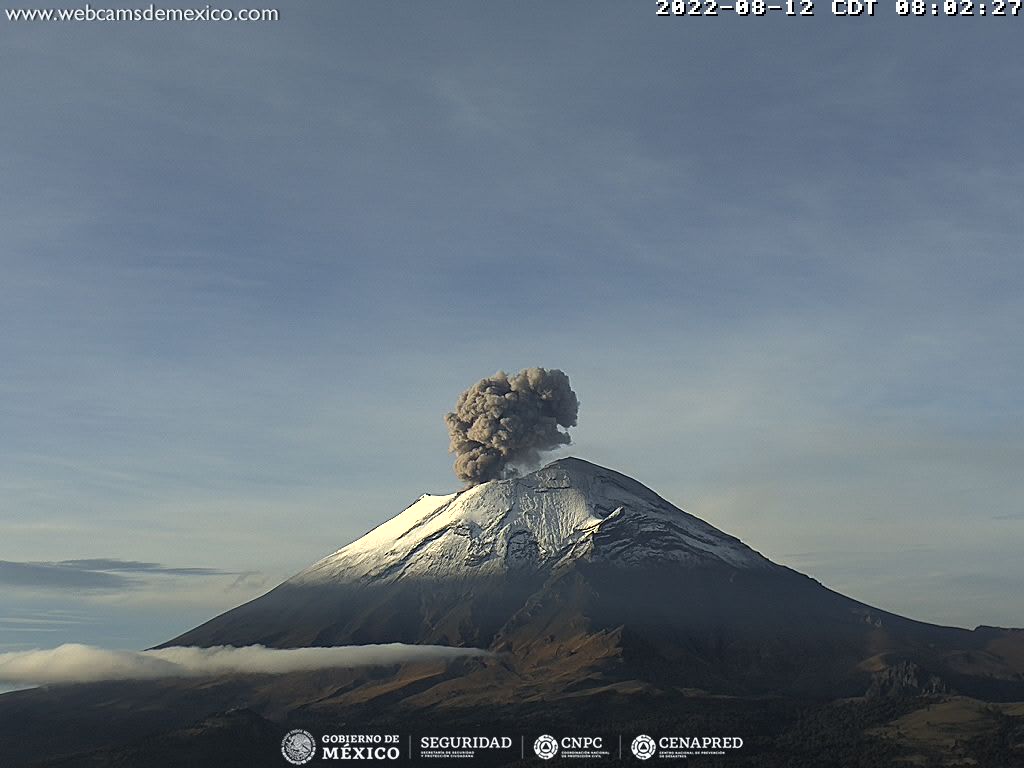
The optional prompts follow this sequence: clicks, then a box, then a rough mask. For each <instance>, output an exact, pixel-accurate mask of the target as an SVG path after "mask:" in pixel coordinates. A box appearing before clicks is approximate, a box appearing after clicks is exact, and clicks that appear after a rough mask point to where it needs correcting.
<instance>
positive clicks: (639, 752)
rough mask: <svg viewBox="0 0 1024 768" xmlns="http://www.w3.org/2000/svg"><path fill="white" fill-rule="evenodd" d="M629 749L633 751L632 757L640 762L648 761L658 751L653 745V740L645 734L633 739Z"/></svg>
mask: <svg viewBox="0 0 1024 768" xmlns="http://www.w3.org/2000/svg"><path fill="white" fill-rule="evenodd" d="M629 748H630V749H632V750H633V755H634V756H636V757H637V758H638V759H640V760H649V759H650V758H652V757H654V753H655V752H657V751H658V745H657V744H655V743H654V739H652V738H651V737H650V736H648V735H647V734H645V733H641V734H640V735H639V736H637V737H636V738H635V739H633V743H632V744H631V745H630V747H629Z"/></svg>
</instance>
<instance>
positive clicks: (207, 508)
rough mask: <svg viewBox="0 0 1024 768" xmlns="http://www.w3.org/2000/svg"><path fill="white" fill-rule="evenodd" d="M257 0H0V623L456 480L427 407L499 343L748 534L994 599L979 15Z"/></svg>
mask: <svg viewBox="0 0 1024 768" xmlns="http://www.w3.org/2000/svg"><path fill="white" fill-rule="evenodd" d="M280 7H281V16H282V20H281V21H280V22H278V23H267V24H212V23H211V24H197V23H194V24H189V25H183V24H96V23H94V24H88V23H79V24H48V25H47V24H12V23H9V22H6V21H3V22H2V23H0V103H3V105H4V110H3V120H2V121H0V141H2V146H3V148H4V149H3V151H2V152H0V178H2V179H3V184H2V186H0V266H2V275H3V279H2V280H0V323H2V327H3V329H4V331H3V333H2V334H0V355H2V358H0V359H2V360H3V361H4V364H3V366H2V368H0V402H2V405H0V435H2V443H0V446H2V450H0V561H4V562H5V563H7V565H6V567H5V569H0V578H4V576H3V574H5V573H6V574H7V576H6V579H7V581H6V582H5V586H4V588H3V589H0V650H14V649H19V648H24V647H35V646H42V647H48V646H52V645H55V644H57V643H59V642H63V641H66V640H77V641H80V642H92V643H97V644H101V645H106V646H108V647H119V648H138V647H145V646H147V645H150V644H154V643H157V642H160V641H162V640H165V639H167V638H168V637H170V636H172V635H174V634H177V633H178V632H179V631H182V630H184V629H187V628H189V627H191V626H193V625H194V624H196V623H198V622H199V621H201V620H203V619H205V618H208V617H209V616H211V615H213V614H215V613H217V612H219V611H221V610H224V609H226V608H229V607H231V606H232V605H235V604H237V603H238V602H241V601H242V600H245V599H248V598H250V597H252V596H255V595H256V594H259V593H260V592H261V591H262V590H264V589H266V588H268V587H269V586H272V585H273V584H276V583H277V582H278V581H280V580H282V579H283V578H285V577H287V576H288V575H289V574H291V573H293V572H295V571H296V570H299V569H301V568H302V567H304V566H305V565H306V564H308V563H309V562H311V561H313V560H315V559H317V558H318V557H320V556H322V555H324V554H326V553H328V552H330V551H333V550H334V549H337V548H338V547H340V546H342V545H343V544H345V543H347V542H348V541H349V540H351V539H352V538H354V537H356V536H357V535H359V534H361V533H362V532H364V531H366V530H367V529H369V528H370V527H372V526H373V525H375V524H376V523H378V522H380V521H382V520H383V519H385V518H387V517H390V516H391V515H393V514H395V513H397V512H398V511H399V510H400V509H401V508H403V507H404V506H405V505H406V504H408V503H409V502H410V501H411V500H412V499H414V498H415V497H417V496H418V495H419V494H421V493H423V492H427V491H430V492H441V491H447V490H452V489H454V488H455V487H457V483H456V481H455V478H454V476H453V475H452V473H451V457H450V456H448V455H447V454H446V447H447V439H446V434H445V428H444V424H443V421H442V415H443V414H444V412H445V411H446V410H448V409H449V408H451V407H452V405H453V404H454V400H455V397H456V395H457V393H458V392H459V391H460V390H461V389H463V388H464V387H465V386H467V385H468V384H470V383H472V382H473V381H475V380H476V379H478V378H480V377H482V376H485V375H489V374H491V373H493V372H494V371H496V370H498V369H499V368H503V369H506V370H510V371H511V370H518V369H519V368H521V367H524V366H527V365H543V366H548V367H560V368H563V369H564V370H566V371H567V372H568V374H569V375H570V377H571V378H572V381H573V384H574V387H575V388H576V390H577V392H578V394H579V397H580V401H581V410H580V424H579V427H578V429H576V430H575V443H576V445H575V446H574V447H573V449H572V453H574V454H575V455H579V456H581V457H583V458H588V459H590V460H593V461H596V462H598V463H603V464H606V465H608V466H612V467H614V468H617V469H619V470H621V471H624V472H627V473H629V474H632V475H633V476H635V477H637V478H638V479H639V480H641V481H643V482H645V483H646V484H648V485H650V486H651V487H653V488H655V489H656V490H657V491H659V492H660V493H661V494H662V495H664V496H666V497H667V498H669V499H670V500H672V501H673V502H675V503H676V504H678V505H679V506H681V507H683V508H685V509H687V510H688V511H690V512H692V513H694V514H696V515H698V516H700V517H703V518H705V519H707V520H708V521H710V522H711V523H713V524H715V525H717V526H719V527H721V528H723V529H724V530H727V531H729V532H730V533H733V534H735V535H738V536H739V537H741V538H742V539H744V540H745V541H747V542H748V543H750V544H751V545H752V546H754V547H755V548H756V549H758V550H760V551H762V552H763V553H764V554H766V555H768V556H769V557H772V558H773V559H775V560H777V561H779V562H783V563H785V564H788V565H791V566H793V567H796V568H798V569H800V570H803V571H805V572H807V573H810V574H811V575H813V576H815V577H816V578H818V579H820V580H821V581H823V582H824V583H825V584H827V585H829V586H833V587H835V588H837V589H840V590H841V591H844V592H846V593H847V594H850V595H851V596H853V597H856V598H858V599H861V600H864V601H866V602H869V603H872V604H875V605H878V606H880V607H883V608H887V609H890V610H894V611H898V612H901V613H905V614H907V615H910V616H912V617H914V618H919V619H924V620H929V621H935V622H942V623H952V624H959V625H964V626H974V625H976V624H979V623H993V624H1003V625H1016V626H1024V602H1022V601H1021V599H1020V597H1019V584H1020V583H1021V581H1022V579H1024V561H1022V560H1021V558H1020V557H1019V553H1020V551H1021V548H1022V544H1024V507H1022V503H1021V499H1022V498H1024V493H1022V492H1024V481H1022V480H1021V479H1020V471H1019V467H1020V466H1021V465H1022V464H1024V438H1022V432H1021V427H1022V416H1024V404H1022V398H1021V388H1020V380H1021V376H1022V373H1024V352H1022V347H1021V342H1020V341H1019V329H1020V327H1021V325H1022V320H1024V317H1022V316H1024V305H1022V300H1021V299H1022V297H1021V289H1022V286H1024V279H1022V278H1024V260H1022V258H1021V254H1020V248H1021V243H1022V241H1024V238H1022V235H1024V217H1022V216H1021V215H1020V206H1021V192H1020V189H1021V180H1022V178H1024V160H1022V153H1021V149H1020V144H1019V135H1020V125H1021V123H1022V118H1024V83H1022V81H1021V79H1020V77H1019V66H1018V64H1019V20H1018V19H1015V18H1012V17H1006V18H991V17H989V18H985V19H980V18H975V19H968V18H941V17H940V18H938V19H931V18H909V19H908V18H897V17H896V16H895V13H894V12H893V11H892V9H891V8H889V7H885V8H881V7H880V8H879V11H878V15H877V16H876V17H875V18H873V19H868V18H860V19H836V18H833V17H831V14H830V13H829V12H828V8H827V5H824V4H822V3H818V8H817V15H816V16H815V17H814V18H811V19H799V18H783V17H776V18H736V17H730V16H722V17H719V18H704V19H696V18H685V19H659V18H655V16H654V3H650V4H649V6H648V5H647V4H635V3H621V2H587V3H582V2H566V3H549V2H543V3H542V2H532V1H528V2H519V3H515V4H503V5H498V4H493V3H486V4H485V3H476V4H472V3H466V2H459V3H454V2H432V3H430V4H422V3H406V2H399V3H388V4H384V5H382V4H375V5H373V6H372V7H371V5H369V4H356V3H347V2H346V3H333V4H321V3H288V4H287V5H283V6H280ZM111 558H116V559H121V560H126V561H135V562H139V563H149V564H153V567H151V568H148V569H146V568H143V569H139V568H135V569H134V570H133V569H130V568H129V569H127V570H122V571H119V572H112V571H109V570H108V571H102V570H101V571H97V570H89V568H88V567H84V568H83V567H82V566H81V564H78V565H76V566H69V565H66V564H65V565H54V564H58V563H65V562H66V561H72V560H83V559H90V560H99V559H111ZM40 563H42V564H44V565H38V564H40ZM31 564H37V565H35V566H33V565H31ZM45 564H50V565H45ZM95 565H96V564H95V563H94V564H93V566H91V567H94V568H95ZM47 568H49V569H50V570H47ZM53 568H58V569H60V568H63V569H64V570H63V571H59V573H58V575H59V576H62V577H65V578H66V580H67V583H55V582H54V580H53V570H52V569H53ZM185 568H200V569H207V571H205V572H181V569H185ZM97 573H100V574H104V573H105V574H107V575H108V576H111V575H112V576H114V577H116V578H113V579H105V578H104V577H103V576H102V575H100V576H97ZM31 574H36V577H38V578H39V579H40V580H41V583H32V582H31V578H32V577H31ZM41 574H42V575H41ZM243 574H244V576H241V575H243ZM240 576H241V578H240ZM26 580H29V583H26Z"/></svg>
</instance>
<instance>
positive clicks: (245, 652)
mask: <svg viewBox="0 0 1024 768" xmlns="http://www.w3.org/2000/svg"><path fill="white" fill-rule="evenodd" d="M486 655H488V652H487V651H485V650H482V649H480V648H451V647H448V646H442V645H405V644H403V643H390V644H387V645H343V646H334V647H330V648H286V649H281V648H267V647H265V646H262V645H247V646H245V647H243V648H235V647H233V646H229V645H218V646H214V647H212V648H195V647H184V646H175V647H171V648H161V649H159V650H153V651H111V650H106V649H103V648H96V647H95V646H91V645H80V644H77V643H67V644H65V645H61V646H59V647H57V648H52V649H47V650H38V649H37V650H31V651H15V652H12V653H0V683H10V684H35V685H46V684H54V683H95V682H99V681H102V680H154V679H157V678H165V677H206V676H213V675H232V674H264V675H276V674H284V673H286V672H307V671H310V670H315V669H328V668H331V667H368V666H376V665H381V664H400V663H403V662H410V661H426V660H431V659H454V658H459V657H464V656H486Z"/></svg>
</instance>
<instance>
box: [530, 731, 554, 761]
mask: <svg viewBox="0 0 1024 768" xmlns="http://www.w3.org/2000/svg"><path fill="white" fill-rule="evenodd" d="M533 751H534V752H536V753H537V757H539V758H540V759H541V760H550V759H551V758H552V757H554V756H555V755H557V754H558V742H557V741H556V740H555V737H554V736H548V735H547V734H546V733H545V734H544V735H543V736H540V737H538V739H537V740H536V741H535V742H533Z"/></svg>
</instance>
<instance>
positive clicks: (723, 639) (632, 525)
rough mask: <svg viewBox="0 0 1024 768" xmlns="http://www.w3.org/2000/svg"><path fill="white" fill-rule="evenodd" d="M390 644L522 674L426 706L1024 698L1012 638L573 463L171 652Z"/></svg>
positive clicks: (481, 490) (293, 586)
mask: <svg viewBox="0 0 1024 768" xmlns="http://www.w3.org/2000/svg"><path fill="white" fill-rule="evenodd" d="M380 642H408V643H440V644H451V645H467V646H468V645H472V646H479V647H485V648H490V649H491V650H493V651H494V652H495V653H497V654H500V658H501V659H502V660H503V663H504V664H506V666H507V667H508V669H510V670H511V671H512V673H511V674H510V675H509V676H508V677H507V678H506V679H505V680H504V682H503V683H502V686H503V687H504V691H503V692H502V693H499V692H498V690H497V687H502V686H497V687H496V686H495V683H494V679H493V677H492V675H493V669H491V670H489V671H487V672H486V673H484V672H483V671H482V670H481V669H475V670H469V671H467V672H466V674H465V675H463V676H461V677H458V678H456V679H453V680H449V681H446V683H445V687H444V688H443V691H444V694H445V695H444V697H440V696H438V695H437V694H438V692H437V691H435V692H434V694H431V693H430V692H429V691H427V692H420V693H418V694H417V697H418V698H417V701H419V702H420V703H422V704H424V705H426V704H428V703H430V702H435V703H436V702H438V701H441V700H442V699H444V700H448V701H451V700H462V701H464V702H465V703H466V704H472V703H473V702H474V701H478V700H480V699H481V697H482V698H484V699H486V698H487V697H492V698H493V697H494V696H499V695H504V696H508V695H510V690H509V686H512V687H513V688H517V689H518V692H519V695H531V696H545V695H547V696H556V695H560V692H563V691H564V690H566V687H567V686H573V687H575V688H578V687H579V686H581V685H582V686H584V687H586V686H590V687H591V688H594V689H599V688H601V687H602V686H609V685H612V686H619V687H621V686H626V687H630V686H633V687H634V688H636V687H639V688H644V689H646V688H649V687H652V686H653V687H659V686H660V687H662V688H665V687H671V688H676V689H684V688H685V689H700V690H706V691H713V692H718V693H729V694H764V693H784V692H800V693H807V694H812V695H856V694H860V693H864V692H866V691H873V692H875V693H879V694H881V693H890V692H894V691H897V692H898V691H900V690H914V689H918V690H929V689H933V690H961V691H963V692H969V693H973V694H977V695H987V696H1001V697H1006V696H1013V695H1022V694H1024V683H1022V680H1024V678H1022V677H1021V675H1022V673H1024V665H1022V662H1021V660H1022V659H1024V654H1021V653H1018V651H1019V650H1020V648H1021V646H1022V640H1021V636H1020V633H1014V632H1010V631H998V630H984V631H982V630H979V631H975V632H970V631H967V630H961V629H955V628H947V627H937V626H933V625H928V624H923V623H920V622H915V621H911V620H909V619H905V618H902V617H900V616H896V615H894V614H890V613H887V612H885V611H880V610H877V609H874V608H871V607H870V606H866V605H863V604H861V603H858V602H857V601H855V600H851V599H849V598H846V597H844V596H842V595H839V594H837V593H835V592H832V591H831V590H828V589H826V588H825V587H823V586H821V585H820V584H819V583H818V582H816V581H814V580H813V579H810V578H808V577H806V576H803V575H801V574H799V573H796V572H795V571H792V570H790V569H788V568H785V567H783V566H779V565H776V564H775V563H772V562H771V561H769V560H768V559H766V558H764V557H763V556H762V555H760V554H758V553H757V552H755V551H754V550H753V549H751V548H749V547H748V546H746V545H745V544H743V543H742V542H741V541H739V540H738V539H736V538H734V537H732V536H729V535H727V534H725V533H723V532H721V531H719V530H717V529H715V528H714V527H712V526H710V525H708V524H707V523H705V522H704V521H702V520H699V519H698V518H696V517H693V516H692V515H689V514H687V513H685V512H683V511H682V510H680V509H678V508H676V507H675V506H673V505H672V504H670V503H669V502H667V501H665V500H664V499H662V498H661V497H659V496H658V495H657V494H655V493H654V492H653V491H651V490H650V489H648V488H646V487H645V486H643V485H641V484H640V483H638V482H637V481H635V480H633V479H631V478H628V477H626V476H625V475H622V474H620V473H617V472H614V471H612V470H609V469H605V468H602V467H598V466H596V465H594V464H590V463H588V462H585V461H581V460H579V459H563V460H561V461H557V462H554V463H553V464H550V465H549V466H547V467H544V468H543V469H540V470H538V471H536V472H533V473H531V474H528V475H525V476H523V477H520V478H515V479H511V480H501V481H492V482H489V483H485V484H482V485H479V486H475V487H473V488H470V489H467V490H464V491H461V492H459V493H454V494H450V495H445V496H429V495H427V496H423V497H421V498H420V499H419V500H417V501H416V502H415V503H413V504H412V505H411V506H410V507H408V508H407V509H406V510H405V511H403V512H402V513H401V514H399V515H397V516H396V517H394V518H392V519H391V520H389V521H387V522H386V523H384V524H383V525H381V526H379V527H378V528H376V529H374V530H372V531H370V532H369V533H368V534H366V535H365V536H363V537H362V538H360V539H358V540H356V541H354V542H352V543H351V544H349V545H348V546H346V547H343V548H342V549H340V550H338V551H337V552H335V553H333V554H332V555H330V556H328V557H326V558H324V559H322V560H320V561H319V562H317V563H315V564H314V565H312V566H311V567H310V568H308V569H306V570H305V571H303V572H301V573H299V574H298V575H296V576H295V577H293V578H292V579H289V580H288V581H286V582H285V583H284V584H282V585H281V586H279V587H277V588H276V589H274V590H272V591H271V592H269V593H268V594H266V595H264V596H263V597H260V598H258V599H256V600H254V601H252V602H250V603H247V604H246V605H243V606H240V607H238V608H236V609H234V610H232V611H229V612H227V613H225V614H223V615H221V616H219V617H217V618H215V619H213V620H211V621H210V622H207V623H206V624H204V625H202V626H200V627H197V628H196V629H194V630H192V631H190V632H187V633H185V634H184V635H182V636H180V637H178V638H175V639H174V640H173V641H171V643H169V644H174V645H202V646H209V645H222V644H227V645H247V644H252V643H262V644H265V645H269V646H276V647H294V646H303V645H342V644H352V643H380ZM1007 647H1009V648H1011V649H1012V650H1013V652H1012V653H1007V652H1006V648H1007ZM545 691H546V693H545ZM460 697H461V698H460Z"/></svg>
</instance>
